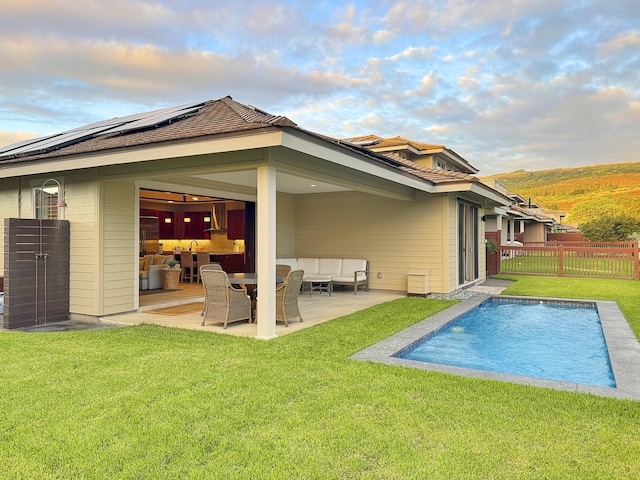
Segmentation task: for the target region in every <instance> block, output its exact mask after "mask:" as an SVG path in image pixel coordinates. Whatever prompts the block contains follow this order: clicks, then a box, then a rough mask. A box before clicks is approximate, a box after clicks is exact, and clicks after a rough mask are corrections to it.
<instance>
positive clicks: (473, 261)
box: [458, 200, 479, 285]
mask: <svg viewBox="0 0 640 480" xmlns="http://www.w3.org/2000/svg"><path fill="white" fill-rule="evenodd" d="M478 211H479V209H478V207H477V206H476V205H473V204H471V203H467V202H464V201H462V200H458V284H459V285H464V284H465V283H469V282H472V281H474V280H476V279H477V278H478V231H479V227H478Z"/></svg>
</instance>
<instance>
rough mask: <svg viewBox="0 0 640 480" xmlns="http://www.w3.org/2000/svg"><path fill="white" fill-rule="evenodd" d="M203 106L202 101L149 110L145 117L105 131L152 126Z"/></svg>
mask: <svg viewBox="0 0 640 480" xmlns="http://www.w3.org/2000/svg"><path fill="white" fill-rule="evenodd" d="M201 106H202V103H197V104H190V105H182V106H180V107H171V108H166V109H162V110H156V111H155V112H148V113H147V114H146V115H145V116H144V117H142V118H139V119H137V120H135V121H133V122H128V123H124V124H121V125H119V126H116V127H114V128H112V129H109V130H107V131H105V132H103V133H116V132H127V131H130V130H137V129H140V128H145V127H152V126H154V125H158V124H160V123H163V122H166V121H168V120H172V119H174V118H177V117H181V116H184V115H187V114H189V113H191V112H195V111H197V110H198V109H199V108H200V107H201Z"/></svg>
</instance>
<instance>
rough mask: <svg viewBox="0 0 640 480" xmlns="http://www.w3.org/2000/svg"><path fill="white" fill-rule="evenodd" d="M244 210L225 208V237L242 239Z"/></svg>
mask: <svg viewBox="0 0 640 480" xmlns="http://www.w3.org/2000/svg"><path fill="white" fill-rule="evenodd" d="M244 224H245V221H244V210H227V238H228V239H229V240H243V239H244Z"/></svg>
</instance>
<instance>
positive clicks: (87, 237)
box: [64, 170, 100, 315]
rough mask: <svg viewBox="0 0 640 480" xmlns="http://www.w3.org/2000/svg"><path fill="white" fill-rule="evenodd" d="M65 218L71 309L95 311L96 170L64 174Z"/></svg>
mask: <svg viewBox="0 0 640 480" xmlns="http://www.w3.org/2000/svg"><path fill="white" fill-rule="evenodd" d="M64 186H65V200H66V202H67V205H68V208H66V209H65V219H66V220H69V226H70V233H71V242H70V257H69V284H70V285H69V287H70V288H69V311H70V313H72V314H88V315H92V314H95V313H97V312H98V311H99V310H98V309H99V299H100V295H99V290H100V277H99V274H100V232H99V230H98V223H97V220H96V212H98V185H97V184H96V171H95V170H88V171H81V172H68V173H67V174H66V175H65V177H64Z"/></svg>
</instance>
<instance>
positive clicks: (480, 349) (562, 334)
mask: <svg viewBox="0 0 640 480" xmlns="http://www.w3.org/2000/svg"><path fill="white" fill-rule="evenodd" d="M396 356H397V357H400V358H404V359H408V360H417V361H420V362H431V363H440V364H444V365H452V366H458V367H465V368H474V369H480V370H489V371H493V372H503V373H511V374H515V375H524V376H529V377H537V378H545V379H549V380H559V381H563V382H575V383H583V384H587V385H599V386H601V387H609V388H615V386H616V384H615V380H614V377H613V371H612V370H611V363H610V362H609V354H608V351H607V345H606V342H605V340H604V334H603V333H602V327H601V325H600V317H599V316H598V310H597V309H596V307H595V304H592V305H588V304H584V303H582V304H576V303H569V302H566V303H563V304H558V303H557V302H556V303H550V302H543V301H540V302H538V303H530V302H523V301H518V300H510V301H504V300H502V299H491V300H488V301H486V302H484V303H482V304H481V305H480V306H478V307H477V308H475V309H473V310H471V311H469V312H467V313H466V314H464V315H462V316H461V317H459V318H457V319H456V320H454V321H453V322H451V323H449V324H448V325H447V326H445V327H444V328H442V329H440V330H438V331H436V332H433V333H431V334H429V335H428V336H426V337H425V338H423V339H422V340H420V341H419V342H417V343H416V344H414V345H411V346H410V347H407V348H406V349H404V350H402V351H400V352H399V353H397V354H396Z"/></svg>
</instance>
